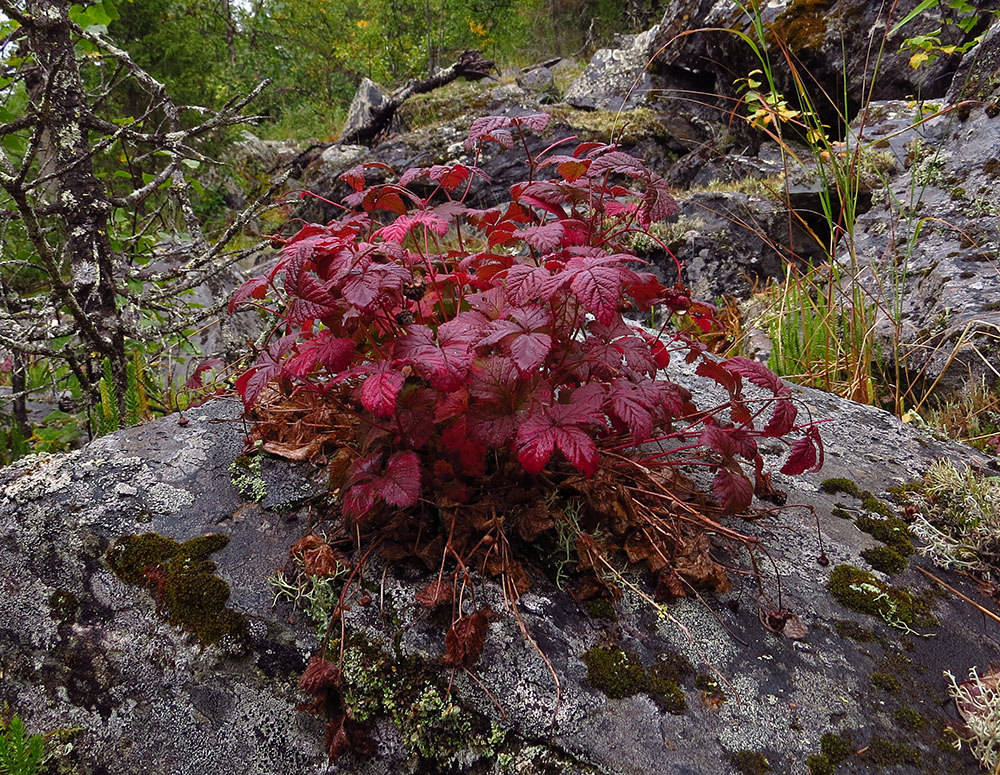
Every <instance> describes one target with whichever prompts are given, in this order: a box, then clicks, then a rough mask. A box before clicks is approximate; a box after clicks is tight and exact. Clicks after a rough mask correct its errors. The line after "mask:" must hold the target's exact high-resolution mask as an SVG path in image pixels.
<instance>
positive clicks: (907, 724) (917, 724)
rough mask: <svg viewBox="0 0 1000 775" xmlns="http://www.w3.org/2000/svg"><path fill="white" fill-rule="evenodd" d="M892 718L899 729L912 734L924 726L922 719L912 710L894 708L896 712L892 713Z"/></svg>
mask: <svg viewBox="0 0 1000 775" xmlns="http://www.w3.org/2000/svg"><path fill="white" fill-rule="evenodd" d="M892 717H893V718H894V719H895V720H896V723H897V724H899V725H900V726H901V727H903V728H904V729H909V730H911V731H914V732H915V731H916V730H918V729H921V728H922V727H923V726H924V717H923V716H921V715H920V714H919V713H917V712H916V711H915V710H914V709H913V708H906V707H903V708H896V710H894V711H893V712H892Z"/></svg>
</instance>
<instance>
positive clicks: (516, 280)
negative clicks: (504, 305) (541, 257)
mask: <svg viewBox="0 0 1000 775" xmlns="http://www.w3.org/2000/svg"><path fill="white" fill-rule="evenodd" d="M565 282H566V277H565V276H564V275H554V274H552V273H551V272H550V271H549V270H548V269H547V268H546V267H544V266H527V265H525V264H515V265H514V266H512V267H511V268H510V269H508V270H507V274H506V277H505V280H504V284H505V287H506V288H507V294H508V296H509V298H510V300H511V302H513V303H514V304H516V305H518V306H524V305H525V304H528V303H529V302H532V301H535V300H536V299H540V300H541V301H546V302H547V301H548V300H549V299H550V298H551V297H552V294H554V293H555V292H556V291H557V290H559V288H560V287H562V285H563V284H564V283H565Z"/></svg>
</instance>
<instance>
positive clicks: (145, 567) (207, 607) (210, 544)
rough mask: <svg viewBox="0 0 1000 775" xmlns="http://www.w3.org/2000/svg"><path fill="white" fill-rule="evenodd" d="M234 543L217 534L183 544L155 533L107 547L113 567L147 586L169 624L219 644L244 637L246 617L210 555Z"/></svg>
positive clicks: (129, 579) (122, 576)
mask: <svg viewBox="0 0 1000 775" xmlns="http://www.w3.org/2000/svg"><path fill="white" fill-rule="evenodd" d="M228 543H229V536H226V535H221V534H212V535H204V536H199V537H197V538H192V539H191V540H189V541H185V542H184V543H178V542H177V541H174V540H172V539H170V538H165V537H164V536H161V535H157V534H156V533H143V534H142V535H127V536H122V537H121V538H119V539H118V540H117V541H115V543H114V544H112V545H111V548H109V549H108V551H107V554H106V558H107V561H108V565H109V566H110V567H111V570H112V571H114V573H115V575H116V576H118V578H119V579H121V580H122V581H124V582H125V583H126V584H132V585H135V586H141V587H145V588H146V589H148V590H149V591H150V592H151V593H152V594H153V598H154V599H155V600H156V603H157V606H158V610H159V611H160V612H161V613H162V614H163V616H164V617H165V618H166V620H167V621H168V622H170V624H173V625H176V626H178V627H183V628H184V629H186V630H188V631H190V632H192V633H194V634H195V635H196V636H197V637H198V638H199V640H201V641H202V642H203V643H207V644H215V643H219V642H220V641H222V640H223V639H224V638H230V637H231V638H235V639H236V640H237V642H240V641H244V640H245V638H246V635H247V623H246V619H245V618H244V617H243V616H242V615H240V614H238V613H237V612H236V611H233V610H232V609H230V608H228V607H227V606H226V603H227V602H228V601H229V585H228V584H227V583H226V582H225V581H223V580H222V579H221V578H219V577H218V576H217V575H216V574H215V563H214V562H212V561H211V560H210V559H208V558H209V556H210V555H211V554H213V553H215V552H217V551H219V550H220V549H222V548H224V547H225V546H226V545H227V544H228Z"/></svg>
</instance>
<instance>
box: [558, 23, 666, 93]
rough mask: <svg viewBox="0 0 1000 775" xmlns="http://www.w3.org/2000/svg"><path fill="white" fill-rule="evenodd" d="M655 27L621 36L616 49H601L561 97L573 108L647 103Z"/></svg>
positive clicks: (657, 30) (655, 34)
mask: <svg viewBox="0 0 1000 775" xmlns="http://www.w3.org/2000/svg"><path fill="white" fill-rule="evenodd" d="M658 32H659V27H652V28H651V29H648V30H646V31H645V32H642V33H640V34H638V35H630V36H627V37H626V39H625V41H624V42H625V43H626V45H623V46H621V47H619V48H602V49H600V50H599V51H598V52H597V53H596V54H594V56H593V57H592V58H591V60H590V64H588V65H587V69H586V70H584V71H583V74H582V75H581V76H580V77H579V78H577V79H576V80H575V81H574V82H573V83H572V84H571V85H570V87H569V89H567V90H566V94H565V96H564V99H565V101H566V103H567V104H569V105H571V106H573V107H574V108H585V109H588V110H593V109H595V108H597V109H600V110H620V109H623V110H632V109H634V108H638V107H641V106H643V105H645V104H646V103H647V102H648V99H649V90H650V88H651V87H652V81H651V80H650V77H649V73H648V72H647V65H648V63H649V60H650V57H651V56H652V53H653V51H654V50H655V49H654V48H653V45H654V41H655V40H656V36H657V33H658Z"/></svg>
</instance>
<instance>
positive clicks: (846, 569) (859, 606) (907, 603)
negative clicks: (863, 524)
mask: <svg viewBox="0 0 1000 775" xmlns="http://www.w3.org/2000/svg"><path fill="white" fill-rule="evenodd" d="M826 588H827V589H828V590H829V592H830V594H831V595H833V598H834V599H835V600H836V601H837V602H838V603H840V604H841V605H842V606H844V607H845V608H850V609H851V610H852V611H858V612H859V613H864V614H869V615H871V616H878V617H879V618H881V619H882V620H883V621H885V622H886V623H888V624H891V625H893V626H894V627H899V628H901V629H907V628H911V627H914V626H920V627H928V626H937V624H938V620H937V619H936V618H935V617H934V615H933V614H932V613H931V610H930V607H929V606H928V605H927V603H926V602H925V601H924V600H921V599H920V598H917V597H915V596H914V595H912V594H911V593H910V592H908V591H907V590H905V589H901V588H899V587H893V586H890V585H889V584H886V583H885V582H882V581H879V580H878V579H877V578H875V577H874V576H873V575H872V574H871V573H869V572H868V571H866V570H862V569H861V568H857V567H855V566H853V565H838V566H837V567H836V568H834V569H833V572H832V573H831V574H830V580H829V581H828V582H827V585H826Z"/></svg>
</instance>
